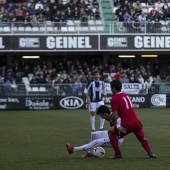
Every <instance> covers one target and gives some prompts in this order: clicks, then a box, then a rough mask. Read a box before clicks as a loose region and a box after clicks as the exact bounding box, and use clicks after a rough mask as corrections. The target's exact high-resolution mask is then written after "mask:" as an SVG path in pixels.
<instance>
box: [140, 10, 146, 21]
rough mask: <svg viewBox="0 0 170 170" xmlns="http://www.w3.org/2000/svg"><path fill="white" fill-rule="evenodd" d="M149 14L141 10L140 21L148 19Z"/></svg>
mask: <svg viewBox="0 0 170 170" xmlns="http://www.w3.org/2000/svg"><path fill="white" fill-rule="evenodd" d="M146 19H147V15H145V14H144V12H141V14H140V15H139V16H138V20H139V21H146Z"/></svg>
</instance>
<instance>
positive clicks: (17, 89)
mask: <svg viewBox="0 0 170 170" xmlns="http://www.w3.org/2000/svg"><path fill="white" fill-rule="evenodd" d="M85 86H86V84H64V83H63V84H12V85H5V84H1V85H0V96H25V95H47V96H52V95H54V96H69V95H79V96H82V95H84V88H85ZM107 92H108V94H112V93H111V91H110V89H109V88H108V89H107ZM155 93H156V94H170V84H169V85H166V84H165V83H160V84H159V85H158V84H152V85H151V86H150V87H149V88H147V89H145V91H144V93H140V92H139V93H136V94H143V95H146V94H155Z"/></svg>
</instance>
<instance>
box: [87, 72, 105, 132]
mask: <svg viewBox="0 0 170 170" xmlns="http://www.w3.org/2000/svg"><path fill="white" fill-rule="evenodd" d="M99 78H100V74H99V71H95V72H94V80H92V81H90V82H89V83H88V84H87V86H86V88H85V89H84V94H85V95H86V99H87V102H88V104H89V111H90V112H91V115H90V123H91V131H92V132H94V131H95V115H96V110H97V108H98V107H99V106H101V105H104V103H105V100H106V96H107V93H106V87H105V83H104V81H101V80H100V79H99ZM103 97H104V101H103ZM104 122H105V120H104V119H102V118H100V130H103V127H104Z"/></svg>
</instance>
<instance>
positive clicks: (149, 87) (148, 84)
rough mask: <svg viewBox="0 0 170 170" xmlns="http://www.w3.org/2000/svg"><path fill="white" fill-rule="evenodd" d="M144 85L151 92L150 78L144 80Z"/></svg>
mask: <svg viewBox="0 0 170 170" xmlns="http://www.w3.org/2000/svg"><path fill="white" fill-rule="evenodd" d="M145 85H146V88H147V89H148V92H149V93H152V89H151V85H152V81H151V80H150V78H148V79H147V80H146V81H145Z"/></svg>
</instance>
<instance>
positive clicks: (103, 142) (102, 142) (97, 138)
mask: <svg viewBox="0 0 170 170" xmlns="http://www.w3.org/2000/svg"><path fill="white" fill-rule="evenodd" d="M120 122H121V119H119V121H117V125H116V126H117V127H119V126H120V124H121V123H120ZM118 143H119V145H121V144H122V143H123V138H118ZM98 146H102V147H111V146H112V145H111V144H110V139H109V136H108V131H107V130H105V131H96V132H91V139H90V143H88V144H85V145H82V146H78V147H73V146H72V145H70V144H69V143H67V144H66V147H67V150H68V152H69V154H72V153H73V152H77V151H87V153H86V154H84V155H83V156H82V158H85V157H93V154H92V153H93V148H95V147H98Z"/></svg>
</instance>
